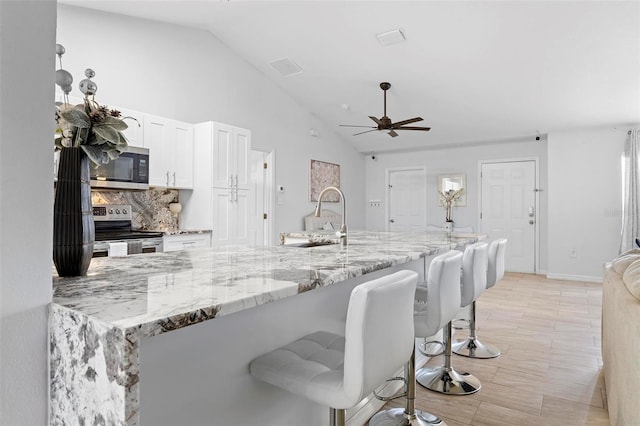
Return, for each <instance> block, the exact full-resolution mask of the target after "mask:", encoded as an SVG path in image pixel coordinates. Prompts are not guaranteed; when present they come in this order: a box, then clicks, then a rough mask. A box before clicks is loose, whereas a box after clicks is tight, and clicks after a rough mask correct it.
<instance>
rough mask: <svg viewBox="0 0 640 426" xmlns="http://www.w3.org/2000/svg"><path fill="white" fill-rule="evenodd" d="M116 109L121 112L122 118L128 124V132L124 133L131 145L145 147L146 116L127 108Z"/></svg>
mask: <svg viewBox="0 0 640 426" xmlns="http://www.w3.org/2000/svg"><path fill="white" fill-rule="evenodd" d="M116 109H117V110H118V111H120V114H121V117H120V118H122V119H123V120H124V122H125V123H126V124H127V130H125V131H124V132H123V133H124V136H125V137H126V138H127V141H128V143H129V145H131V146H138V147H144V126H143V124H144V114H143V113H141V112H138V111H133V110H130V109H125V108H119V107H117V108H116Z"/></svg>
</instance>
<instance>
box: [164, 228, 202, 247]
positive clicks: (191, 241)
mask: <svg viewBox="0 0 640 426" xmlns="http://www.w3.org/2000/svg"><path fill="white" fill-rule="evenodd" d="M162 245H163V247H164V249H163V250H164V251H178V250H189V249H194V248H205V247H210V246H211V234H209V233H208V232H203V233H201V234H176V235H164V236H163V237H162Z"/></svg>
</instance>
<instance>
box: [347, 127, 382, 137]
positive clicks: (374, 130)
mask: <svg viewBox="0 0 640 426" xmlns="http://www.w3.org/2000/svg"><path fill="white" fill-rule="evenodd" d="M377 131H378V129H377V128H376V129H373V130H365V131H364V132H360V133H354V134H353V136H358V135H361V134H363V133H369V132H377Z"/></svg>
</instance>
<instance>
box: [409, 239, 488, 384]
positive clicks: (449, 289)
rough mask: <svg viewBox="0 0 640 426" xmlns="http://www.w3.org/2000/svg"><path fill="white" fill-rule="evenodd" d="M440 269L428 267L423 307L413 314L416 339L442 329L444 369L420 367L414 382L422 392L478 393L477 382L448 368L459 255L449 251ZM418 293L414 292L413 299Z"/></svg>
mask: <svg viewBox="0 0 640 426" xmlns="http://www.w3.org/2000/svg"><path fill="white" fill-rule="evenodd" d="M449 253H451V255H450V256H449V257H448V258H447V259H445V262H444V263H443V264H442V266H441V267H435V266H436V265H433V262H432V265H431V266H430V267H429V275H428V277H427V294H428V298H427V303H426V304H425V305H424V308H423V309H422V310H421V311H416V312H415V313H414V320H415V328H416V336H417V337H423V336H431V335H433V334H435V332H437V330H439V329H440V328H442V327H445V326H446V330H445V333H444V337H445V351H444V360H445V363H444V365H441V366H439V367H435V368H431V367H423V368H421V369H420V370H418V371H417V372H416V381H417V382H418V383H419V384H420V385H422V386H424V387H425V388H427V389H429V390H432V391H435V392H440V393H444V394H448V395H468V394H471V393H475V392H477V391H479V390H480V380H478V379H477V378H476V377H475V376H473V375H471V374H469V373H462V372H458V371H456V370H454V368H453V367H452V366H451V321H452V320H453V319H454V318H455V317H456V314H457V313H458V310H459V309H460V271H461V268H462V257H463V256H462V253H461V252H459V251H456V250H452V251H451V252H449ZM419 291H420V289H419V288H418V290H417V291H416V297H417V296H418V294H419Z"/></svg>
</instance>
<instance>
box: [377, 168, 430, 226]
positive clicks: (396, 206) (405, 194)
mask: <svg viewBox="0 0 640 426" xmlns="http://www.w3.org/2000/svg"><path fill="white" fill-rule="evenodd" d="M426 176H427V172H426V170H425V169H424V168H412V169H389V170H387V188H388V189H387V206H388V207H387V229H388V230H389V231H424V230H426V225H427V179H426Z"/></svg>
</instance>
